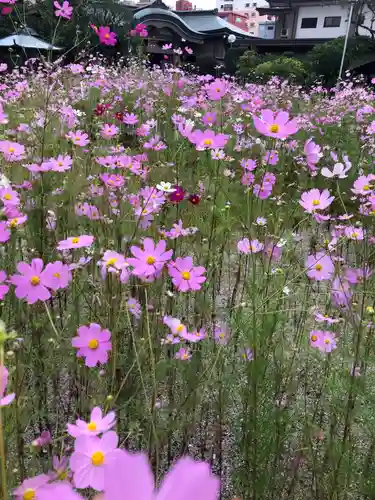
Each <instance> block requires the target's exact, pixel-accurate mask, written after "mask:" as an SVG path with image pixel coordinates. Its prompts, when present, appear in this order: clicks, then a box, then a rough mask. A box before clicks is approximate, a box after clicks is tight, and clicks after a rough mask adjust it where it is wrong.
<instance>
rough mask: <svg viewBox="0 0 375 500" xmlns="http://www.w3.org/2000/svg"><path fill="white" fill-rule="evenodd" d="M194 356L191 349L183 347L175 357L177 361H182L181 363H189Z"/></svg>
mask: <svg viewBox="0 0 375 500" xmlns="http://www.w3.org/2000/svg"><path fill="white" fill-rule="evenodd" d="M191 356H192V354H191V351H189V349H185V348H184V347H181V348H180V349H179V350H178V351H177V352H176V354H175V355H174V358H175V359H180V360H181V361H188V360H189V359H190V358H191Z"/></svg>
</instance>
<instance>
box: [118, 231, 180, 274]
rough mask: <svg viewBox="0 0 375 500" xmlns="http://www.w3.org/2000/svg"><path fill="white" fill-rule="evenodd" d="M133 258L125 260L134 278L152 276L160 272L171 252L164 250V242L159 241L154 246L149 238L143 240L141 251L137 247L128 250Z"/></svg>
mask: <svg viewBox="0 0 375 500" xmlns="http://www.w3.org/2000/svg"><path fill="white" fill-rule="evenodd" d="M130 251H131V253H132V254H133V255H134V258H133V257H131V258H129V259H127V261H128V263H129V264H130V265H131V266H133V267H134V269H133V271H132V273H133V274H134V275H135V276H144V277H148V276H152V275H155V274H156V273H157V272H158V271H161V269H162V268H163V266H164V265H165V264H166V263H167V262H168V260H169V259H170V258H171V257H172V254H173V250H166V241H165V240H161V241H159V242H158V243H157V244H156V245H155V243H154V242H153V240H152V239H151V238H145V239H144V242H143V250H142V249H141V248H139V247H136V246H134V245H133V246H132V247H131V248H130Z"/></svg>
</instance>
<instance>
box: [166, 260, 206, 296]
mask: <svg viewBox="0 0 375 500" xmlns="http://www.w3.org/2000/svg"><path fill="white" fill-rule="evenodd" d="M168 272H169V276H171V278H172V283H173V284H174V286H175V287H176V288H177V290H179V291H180V292H187V291H189V290H193V291H195V290H200V289H201V283H204V282H205V281H206V277H205V276H202V275H203V274H204V273H205V272H206V269H205V268H204V267H203V266H197V267H194V266H193V258H192V257H177V259H176V261H175V262H173V261H172V262H171V263H170V264H169V265H168Z"/></svg>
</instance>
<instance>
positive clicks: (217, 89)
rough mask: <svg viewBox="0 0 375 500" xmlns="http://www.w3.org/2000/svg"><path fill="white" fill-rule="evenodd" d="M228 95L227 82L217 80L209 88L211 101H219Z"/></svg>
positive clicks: (208, 94) (208, 95)
mask: <svg viewBox="0 0 375 500" xmlns="http://www.w3.org/2000/svg"><path fill="white" fill-rule="evenodd" d="M226 93H227V82H226V81H225V80H220V79H219V78H216V80H214V81H213V82H212V83H210V84H209V85H208V86H207V97H208V98H209V99H211V101H219V100H220V99H221V98H222V97H224V96H225V94H226Z"/></svg>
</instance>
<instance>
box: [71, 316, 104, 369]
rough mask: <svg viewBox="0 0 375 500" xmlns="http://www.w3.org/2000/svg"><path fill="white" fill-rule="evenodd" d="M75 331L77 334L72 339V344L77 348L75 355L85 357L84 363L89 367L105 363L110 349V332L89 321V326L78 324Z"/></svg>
mask: <svg viewBox="0 0 375 500" xmlns="http://www.w3.org/2000/svg"><path fill="white" fill-rule="evenodd" d="M77 333H78V336H77V337H73V339H72V346H73V347H76V348H78V351H77V357H81V358H85V364H86V366H88V367H90V368H92V367H94V366H96V365H97V364H98V363H99V364H105V363H107V361H108V352H109V351H111V350H112V344H111V342H110V339H111V332H110V331H109V330H103V329H102V328H101V326H100V325H98V324H96V323H91V324H90V325H89V326H80V327H79V328H78V330H77Z"/></svg>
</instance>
